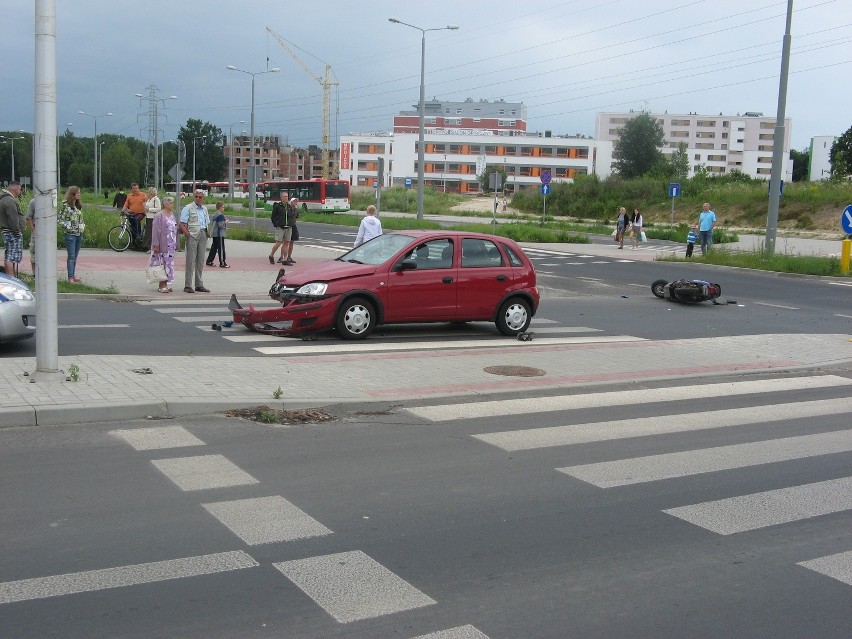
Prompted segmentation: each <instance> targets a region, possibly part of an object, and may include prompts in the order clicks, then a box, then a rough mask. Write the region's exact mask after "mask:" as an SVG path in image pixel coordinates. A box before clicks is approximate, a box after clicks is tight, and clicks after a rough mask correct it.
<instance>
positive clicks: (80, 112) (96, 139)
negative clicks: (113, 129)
mask: <svg viewBox="0 0 852 639" xmlns="http://www.w3.org/2000/svg"><path fill="white" fill-rule="evenodd" d="M77 113H79V114H80V115H86V116H88V117H90V118H92V119H93V120H94V121H95V167H94V168H95V170H94V178H92V179H93V180H94V182H95V196H98V195H100V191H101V185H100V183H99V182H98V118H104V117H108V116H110V115H112V113H104V114H103V115H94V114H92V113H86V112H85V111H77Z"/></svg>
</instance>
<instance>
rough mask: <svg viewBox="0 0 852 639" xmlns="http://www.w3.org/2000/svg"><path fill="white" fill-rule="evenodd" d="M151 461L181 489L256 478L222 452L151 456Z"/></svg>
mask: <svg viewBox="0 0 852 639" xmlns="http://www.w3.org/2000/svg"><path fill="white" fill-rule="evenodd" d="M151 463H152V464H154V466H155V467H156V468H157V470H159V471H160V472H161V473H163V474H164V475H165V476H166V477H168V478H169V479H171V480H172V481H173V482H174V483H175V484H176V485H177V487H178V488H180V489H181V490H185V491H189V490H206V489H209V488H225V487H227V486H245V485H248V484H256V483H258V481H257V480H256V479H255V478H254V477H252V476H251V475H249V474H248V473H247V472H245V471H244V470H242V469H241V468H239V467H238V466H237V465H236V464H234V463H233V462H231V461H230V460H228V459H226V458H225V457H223V456H222V455H201V456H198V457H176V458H173V459H153V460H151Z"/></svg>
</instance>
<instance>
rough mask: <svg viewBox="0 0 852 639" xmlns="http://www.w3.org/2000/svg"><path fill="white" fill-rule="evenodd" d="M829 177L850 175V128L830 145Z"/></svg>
mask: <svg viewBox="0 0 852 639" xmlns="http://www.w3.org/2000/svg"><path fill="white" fill-rule="evenodd" d="M829 162H830V163H831V177H833V178H839V177H845V176H847V175H852V126H850V127H849V128H848V129H846V133H844V134H843V135H841V136H840V137H839V138H837V139H836V140H835V141H834V144H832V145H831V151H830V153H829Z"/></svg>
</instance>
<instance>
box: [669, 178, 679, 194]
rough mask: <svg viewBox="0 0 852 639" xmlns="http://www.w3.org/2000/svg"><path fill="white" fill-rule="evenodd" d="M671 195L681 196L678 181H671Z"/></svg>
mask: <svg viewBox="0 0 852 639" xmlns="http://www.w3.org/2000/svg"><path fill="white" fill-rule="evenodd" d="M669 197H680V184H678V183H677V182H671V183H669Z"/></svg>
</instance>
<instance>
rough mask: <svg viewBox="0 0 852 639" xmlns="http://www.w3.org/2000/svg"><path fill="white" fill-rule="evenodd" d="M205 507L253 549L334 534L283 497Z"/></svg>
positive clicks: (225, 502)
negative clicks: (261, 545)
mask: <svg viewBox="0 0 852 639" xmlns="http://www.w3.org/2000/svg"><path fill="white" fill-rule="evenodd" d="M202 505H203V506H204V507H205V508H206V509H207V511H208V512H209V513H210V514H211V515H213V516H214V517H215V518H216V519H218V520H219V521H221V522H222V523H223V524H225V526H227V527H228V528H230V530H231V532H233V533H234V534H235V535H236V536H237V537H239V538H240V539H242V540H243V541H244V542H246V543H247V544H248V545H249V546H257V545H259V544H272V543H277V542H282V541H293V540H296V539H307V538H309V537H321V536H323V535H331V534H332V531H331V530H329V529H328V528H326V527H325V526H323V525H322V524H321V523H319V522H318V521H317V520H316V519H314V518H313V517H311V516H310V515H308V514H307V513H305V512H304V511H302V510H301V509H299V508H298V507H297V506H294V505H293V504H292V503H290V502H289V501H287V500H286V499H284V498H283V497H279V496H273V497H256V498H254V499H237V500H234V501H220V502H214V503H210V504H202Z"/></svg>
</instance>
